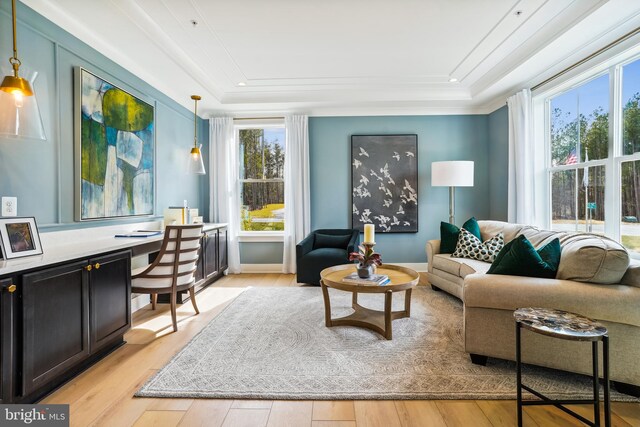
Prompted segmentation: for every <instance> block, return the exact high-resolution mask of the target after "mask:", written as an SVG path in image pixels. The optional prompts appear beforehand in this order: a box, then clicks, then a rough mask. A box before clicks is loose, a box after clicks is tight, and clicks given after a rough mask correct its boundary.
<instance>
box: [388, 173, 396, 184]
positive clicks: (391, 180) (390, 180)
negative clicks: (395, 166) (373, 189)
mask: <svg viewBox="0 0 640 427" xmlns="http://www.w3.org/2000/svg"><path fill="white" fill-rule="evenodd" d="M387 179H388V180H389V184H391V185H396V182H395V181H394V180H393V178H391V175H389V176H388V177H387Z"/></svg>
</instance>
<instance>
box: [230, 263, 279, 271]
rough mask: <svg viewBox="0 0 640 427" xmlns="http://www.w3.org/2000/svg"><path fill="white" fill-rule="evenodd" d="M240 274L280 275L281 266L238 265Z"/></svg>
mask: <svg viewBox="0 0 640 427" xmlns="http://www.w3.org/2000/svg"><path fill="white" fill-rule="evenodd" d="M240 271H241V272H242V273H282V264H240Z"/></svg>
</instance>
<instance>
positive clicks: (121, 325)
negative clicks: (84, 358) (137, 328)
mask: <svg viewBox="0 0 640 427" xmlns="http://www.w3.org/2000/svg"><path fill="white" fill-rule="evenodd" d="M89 265H91V267H92V268H91V271H90V272H89V311H90V313H91V321H90V328H89V329H90V331H91V344H90V348H91V353H95V352H96V351H97V350H99V349H100V348H102V347H104V346H105V345H106V344H110V343H112V342H113V341H114V340H115V339H118V338H119V337H121V336H122V335H123V334H124V333H125V332H126V331H127V330H128V329H129V328H130V327H131V253H130V252H129V251H123V252H118V253H115V254H111V255H105V256H102V257H98V258H93V259H90V260H89Z"/></svg>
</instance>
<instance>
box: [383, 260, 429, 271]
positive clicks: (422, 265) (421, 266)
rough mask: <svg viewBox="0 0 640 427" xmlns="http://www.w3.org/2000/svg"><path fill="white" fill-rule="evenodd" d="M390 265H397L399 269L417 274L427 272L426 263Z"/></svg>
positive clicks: (394, 263)
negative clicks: (404, 268)
mask: <svg viewBox="0 0 640 427" xmlns="http://www.w3.org/2000/svg"><path fill="white" fill-rule="evenodd" d="M390 264H393V265H399V266H400V267H406V268H410V269H412V270H415V271H417V272H424V271H427V263H426V262H391V263H390Z"/></svg>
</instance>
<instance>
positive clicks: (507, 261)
mask: <svg viewBox="0 0 640 427" xmlns="http://www.w3.org/2000/svg"><path fill="white" fill-rule="evenodd" d="M561 251H562V249H561V247H560V240H558V239H553V240H552V241H551V242H549V243H547V244H546V245H544V246H543V247H541V248H540V249H538V250H537V251H536V249H535V248H534V247H533V245H532V244H531V242H530V241H529V240H528V239H527V238H526V237H525V236H524V235H522V234H521V235H520V236H518V237H516V238H515V239H513V240H512V241H511V242H509V243H507V244H506V245H505V246H504V248H502V250H501V251H500V253H499V254H498V256H496V259H495V260H494V261H493V263H492V264H491V267H490V268H489V271H487V274H506V275H511V276H526V277H540V278H544V279H553V278H555V277H556V274H557V273H558V266H559V265H560V253H561Z"/></svg>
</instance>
